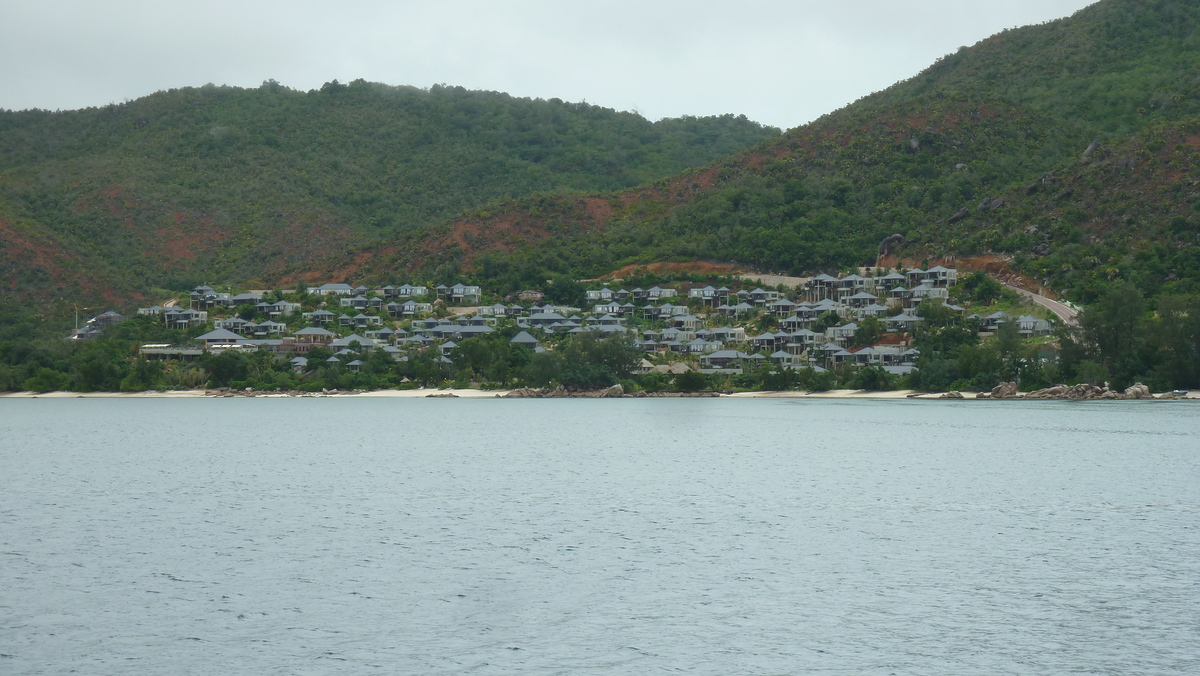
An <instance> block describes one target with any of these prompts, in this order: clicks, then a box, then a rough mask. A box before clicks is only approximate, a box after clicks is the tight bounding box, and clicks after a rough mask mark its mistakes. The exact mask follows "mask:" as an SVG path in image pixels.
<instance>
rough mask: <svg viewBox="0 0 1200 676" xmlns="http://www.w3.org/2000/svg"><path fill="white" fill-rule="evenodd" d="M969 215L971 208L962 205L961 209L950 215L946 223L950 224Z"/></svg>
mask: <svg viewBox="0 0 1200 676" xmlns="http://www.w3.org/2000/svg"><path fill="white" fill-rule="evenodd" d="M970 215H971V210H970V209H968V208H966V207H963V208H962V209H959V210H958V211H957V212H955V214H954V215H953V216H951V217H950V220H949V221H947V223H951V224H953V223H957V222H959V221H961V220H962V219H964V218H966V217H967V216H970Z"/></svg>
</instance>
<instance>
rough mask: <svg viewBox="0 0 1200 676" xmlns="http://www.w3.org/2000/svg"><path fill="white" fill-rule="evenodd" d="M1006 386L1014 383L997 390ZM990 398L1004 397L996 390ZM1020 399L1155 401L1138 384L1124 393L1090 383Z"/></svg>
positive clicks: (1043, 390)
mask: <svg viewBox="0 0 1200 676" xmlns="http://www.w3.org/2000/svg"><path fill="white" fill-rule="evenodd" d="M1004 385H1013V383H1004V384H1003V385H1000V386H997V388H999V387H1003V386H1004ZM990 398H992V399H999V398H1002V397H996V396H995V390H993V395H992V396H991V397H990ZM1014 398H1015V397H1014ZM1019 398H1021V399H1069V400H1084V399H1105V400H1113V399H1154V395H1153V394H1151V393H1150V388H1148V387H1146V386H1145V385H1143V384H1141V383H1136V384H1134V385H1131V386H1130V387H1127V388H1125V390H1124V391H1123V392H1117V391H1115V390H1110V389H1108V388H1107V387H1104V386H1103V385H1092V384H1090V383H1079V384H1078V385H1055V386H1053V387H1047V388H1044V389H1041V390H1034V391H1033V392H1030V393H1028V394H1026V395H1024V396H1021V397H1019ZM1160 398H1162V397H1160Z"/></svg>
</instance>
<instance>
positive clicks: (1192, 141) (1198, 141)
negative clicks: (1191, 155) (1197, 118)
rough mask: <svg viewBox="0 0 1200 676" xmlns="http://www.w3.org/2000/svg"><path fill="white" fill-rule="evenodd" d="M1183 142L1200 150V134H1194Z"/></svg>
mask: <svg viewBox="0 0 1200 676" xmlns="http://www.w3.org/2000/svg"><path fill="white" fill-rule="evenodd" d="M1183 142H1184V143H1186V144H1187V145H1189V146H1191V147H1192V148H1194V149H1196V150H1200V134H1193V135H1191V136H1188V137H1185V138H1184V139H1183Z"/></svg>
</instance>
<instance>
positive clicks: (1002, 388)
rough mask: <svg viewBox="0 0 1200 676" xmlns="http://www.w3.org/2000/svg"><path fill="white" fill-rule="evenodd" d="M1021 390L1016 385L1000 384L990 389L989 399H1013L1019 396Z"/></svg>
mask: <svg viewBox="0 0 1200 676" xmlns="http://www.w3.org/2000/svg"><path fill="white" fill-rule="evenodd" d="M1020 392H1021V390H1020V389H1019V388H1018V387H1017V384H1016V383H1000V384H999V385H997V386H995V387H993V388H992V394H991V397H990V398H991V399H1014V398H1016V397H1017V396H1019V395H1020Z"/></svg>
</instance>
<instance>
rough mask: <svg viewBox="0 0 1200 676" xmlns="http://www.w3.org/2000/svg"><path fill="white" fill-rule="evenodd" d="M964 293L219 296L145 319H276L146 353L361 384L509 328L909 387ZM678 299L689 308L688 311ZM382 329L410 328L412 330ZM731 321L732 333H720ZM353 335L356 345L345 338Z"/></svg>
mask: <svg viewBox="0 0 1200 676" xmlns="http://www.w3.org/2000/svg"><path fill="white" fill-rule="evenodd" d="M956 281H957V271H956V270H954V269H951V268H945V267H942V266H937V267H933V268H930V269H929V270H909V271H907V272H904V273H900V272H888V273H886V274H879V275H859V274H851V275H845V276H842V277H833V276H831V275H818V276H816V277H813V278H811V279H809V280H807V282H806V283H805V284H804V285H803V286H802V287H801V288H800V289H798V292H797V294H796V295H795V298H796V299H795V300H793V299H790V298H787V297H784V295H783V294H782V293H780V292H779V291H775V290H768V289H761V288H756V289H753V290H736V291H735V290H731V289H729V288H727V287H720V288H714V287H713V286H698V285H681V286H680V288H669V287H660V286H654V287H651V288H649V289H643V288H640V287H639V288H635V289H632V290H626V289H620V288H618V289H612V288H610V287H608V286H604V287H602V288H599V289H592V290H589V291H587V292H586V300H587V302H588V303H589V304H590V305H591V308H590V312H583V311H581V310H579V309H578V308H572V307H566V306H561V305H548V304H547V305H538V304H536V302H535V303H533V304H531V305H520V304H516V303H510V304H505V303H495V304H492V305H480V302H481V301H482V298H483V294H482V291H481V289H480V287H478V286H473V285H467V284H454V285H451V286H443V285H439V286H436V287H434V288H432V289H430V288H429V287H426V286H419V285H410V284H402V285H400V286H390V285H389V286H384V287H380V288H374V289H372V288H368V287H365V286H353V285H350V284H342V283H330V284H322V285H319V286H314V287H310V288H308V289H307V291H308V293H309V294H310V295H311V294H320V295H325V296H327V297H328V300H327V301H326V302H325V303H324V305H325V307H324V308H318V309H315V310H312V311H310V312H304V311H303V309H302V308H301V305H300V304H299V303H295V302H289V301H286V300H274V301H267V300H264V299H263V295H262V294H259V293H241V294H229V293H220V292H217V291H215V290H214V289H212V288H211V287H208V286H200V287H196V288H195V289H194V290H193V291H192V292H191V293H190V294H189V301H190V302H189V306H188V307H181V306H174V305H170V304H169V306H166V307H163V306H154V307H149V308H142V309H139V310H138V313H139V314H141V315H149V316H161V317H162V318H163V322H164V324H165V325H166V326H168V327H171V328H181V329H182V328H190V327H197V326H204V325H207V323H208V321H209V317H208V315H209V311H210V310H216V311H218V312H220V311H221V310H232V309H234V308H239V307H242V306H246V305H253V307H254V309H255V311H256V315H258V316H259V317H258V318H259V319H262V318H263V317H265V318H266V319H265V320H264V321H259V322H255V321H251V320H247V319H243V318H242V317H239V316H236V315H234V316H225V317H221V318H219V319H216V320H215V321H214V322H213V330H212V331H209V332H208V333H205V334H203V335H201V336H199V337H197V338H196V339H195V340H196V343H197V347H195V348H177V347H174V346H169V345H147V346H144V347H143V349H142V354H143V355H144V356H146V357H147V358H149V359H194V358H197V357H198V356H199V355H200V354H202V353H203V350H226V349H255V350H271V351H275V352H278V353H281V354H290V355H292V363H293V364H294V365H295V366H296V367H297V368H298V369H302V368H304V367H305V366H306V365H307V359H308V358H307V355H308V354H309V353H310V352H311V351H312V350H314V349H316V348H318V347H320V348H324V349H326V350H329V351H330V352H332V353H333V356H331V357H328V358H327V360H328V361H330V362H337V363H339V364H342V365H344V366H345V367H347V368H349V369H351V370H355V369H357V368H358V367H360V366H361V365H362V363H363V362H362V359H364V358H366V357H367V356H369V355H370V354H371V353H372V352H374V351H380V352H382V353H384V354H388V355H390V356H391V357H392V358H394V359H398V360H403V359H407V356H406V355H407V354H408V353H409V351H410V349H411V348H419V349H425V348H432V349H436V350H437V351H438V356H439V358H440V359H442V360H443V361H446V362H449V361H450V357H451V354H452V352H453V350H454V348H455V347H457V346H458V342H459V341H462V340H465V339H468V338H471V337H475V336H479V335H485V334H490V333H492V332H493V331H495V327H496V325H497V323H498V322H499V321H501V320H511V321H513V322H515V324H516V328H517V329H518V331H519V332H518V333H517V334H516V335H515V336H514V337H513V338H511V342H512V343H513V344H515V345H519V346H524V347H528V348H529V349H531V350H544V349H545V347H544V346H543V345H542V344H541V343H543V342H545V340H546V339H547V338H548V337H549V336H551V335H561V334H574V333H582V332H585V331H595V332H601V333H621V334H625V333H630V334H633V335H632V339H633V340H634V341H635V342H636V345H637V346H638V348H639V349H640V350H642V351H643V352H645V353H647V354H655V353H676V354H679V355H681V356H688V357H690V359H689V361H691V362H692V363H695V364H697V365H698V368H699V369H700V370H701V371H704V372H713V373H718V372H738V371H741V370H744V369H747V368H755V367H756V365H759V364H766V363H771V364H773V365H775V366H777V367H781V368H815V369H826V368H834V367H837V366H839V365H842V364H855V365H869V366H878V367H881V368H883V369H885V370H887V371H889V372H891V373H895V374H904V373H907V372H909V371H911V370H912V369H914V368H915V366H916V363H917V360H918V357H919V356H920V355H919V352H918V351H917V350H916V349H913V348H912V347H911V342H910V339H909V338H907V336H908V335H909V334H912V333H913V332H914V331H915V330H916V328H917V327H918V326H919V325H920V323H921V322H922V321H923V319H922V318H921V317H920V316H918V315H917V314H916V313H915V312H914V311H913V308H915V307H916V306H917V305H919V304H920V303H921V302H925V301H929V300H932V301H934V302H942V303H944V304H945V305H946V307H947V308H949V309H951V310H952V311H954V312H956V313H959V314H960V315H962V314H965V312H966V311H965V310H964V309H963V308H961V307H958V306H956V305H952V304H949V303H948V298H949V288H950V287H951V286H953V285H954V284H955V283H956ZM681 293H683V294H685V295H686V299H687V301H688V302H690V304H688V302H681V301H682V299H681V298H680V295H681ZM519 298H522V299H526V298H528V299H535V300H537V301H540V300H541V298H542V296H541V294H540V293H538V294H536V296H535V295H534V292H528V293H526V292H523V293H522V294H521V295H520V296H519ZM436 299H442V300H444V301H445V303H447V304H458V305H460V306H461V305H465V306H468V307H471V308H472V309H473V311H474V314H471V315H462V316H458V317H456V318H428V315H429V314H431V313H432V311H433V309H434V304H433V303H432V302H431V301H432V300H436ZM334 301H336V302H334ZM673 301H674V302H673ZM696 313H701V314H704V315H705V316H704V317H701V316H697V314H696ZM221 314H227V313H225V312H221ZM297 314H299V315H300V318H301V319H302V322H301V323H303V324H304V325H305V326H304V328H300V329H298V330H295V331H290V329H289V326H288V323H287V322H288V321H289V318H293V317H294V316H295V315H297ZM760 314H766V315H770V316H772V317H774V322H773V326H774V328H775V330H774V331H767V332H762V333H758V334H757V335H753V334H751V333H748V332H747V330H746V327H745V326H738V325H737V323H738V322H739V320H743V319H746V318H749V317H751V316H755V317H757V316H759V315H760ZM581 315H582V316H581ZM872 317H874V318H876V319H877V320H878V321H879V322H881V323H882V325H883V326H884V327H885V329H886V332H887V334H886V335H885V336H884V337H883V339H882V340H881V341H879V342H878V343H877V344H875V345H872V346H869V347H855V346H854V344H855V337H856V334H857V332H858V329H859V323H861V322H862V321H864V320H866V319H868V318H872ZM385 318H388V319H392V320H400V319H404V320H407V321H406V323H405V324H404V327H405V328H400V323H399V322H397V321H385ZM969 318H971V319H974V320H977V321H978V323H979V331H980V333H981V334H982V335H987V334H990V333H994V332H995V331H996V329H997V328H998V327H999V326H1000V325H1001V324H1003V323H1005V322H1016V323H1017V324H1018V327H1019V330H1020V333H1021V335H1023V336H1026V337H1029V336H1037V335H1046V334H1048V333H1049V332H1050V331H1051V325H1050V324H1049V323H1048V322H1046V321H1045V320H1043V319H1040V318H1037V317H1033V316H1023V317H1012V316H1009V315H1007V314H1005V313H1003V312H997V313H994V314H991V315H988V316H986V317H984V316H979V315H970V317H969ZM97 319H99V318H97ZM637 319H641V320H646V321H649V322H650V323H651V326H652V328H646V329H644V330H642V331H640V333H639V332H637V331H635V329H633V328H631V327H630V326H629V323H630V321H631V320H637ZM721 321H724V322H725V323H727V324H728V325H725V326H718V327H715V328H713V327H712V326H711V325H712V324H716V323H720V322H721ZM291 323H292V324H296V323H297V322H296V321H294V320H293V321H291ZM760 325H762V324H760ZM643 326H644V324H643ZM345 333H349V335H344V336H343V335H341V334H345Z"/></svg>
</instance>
